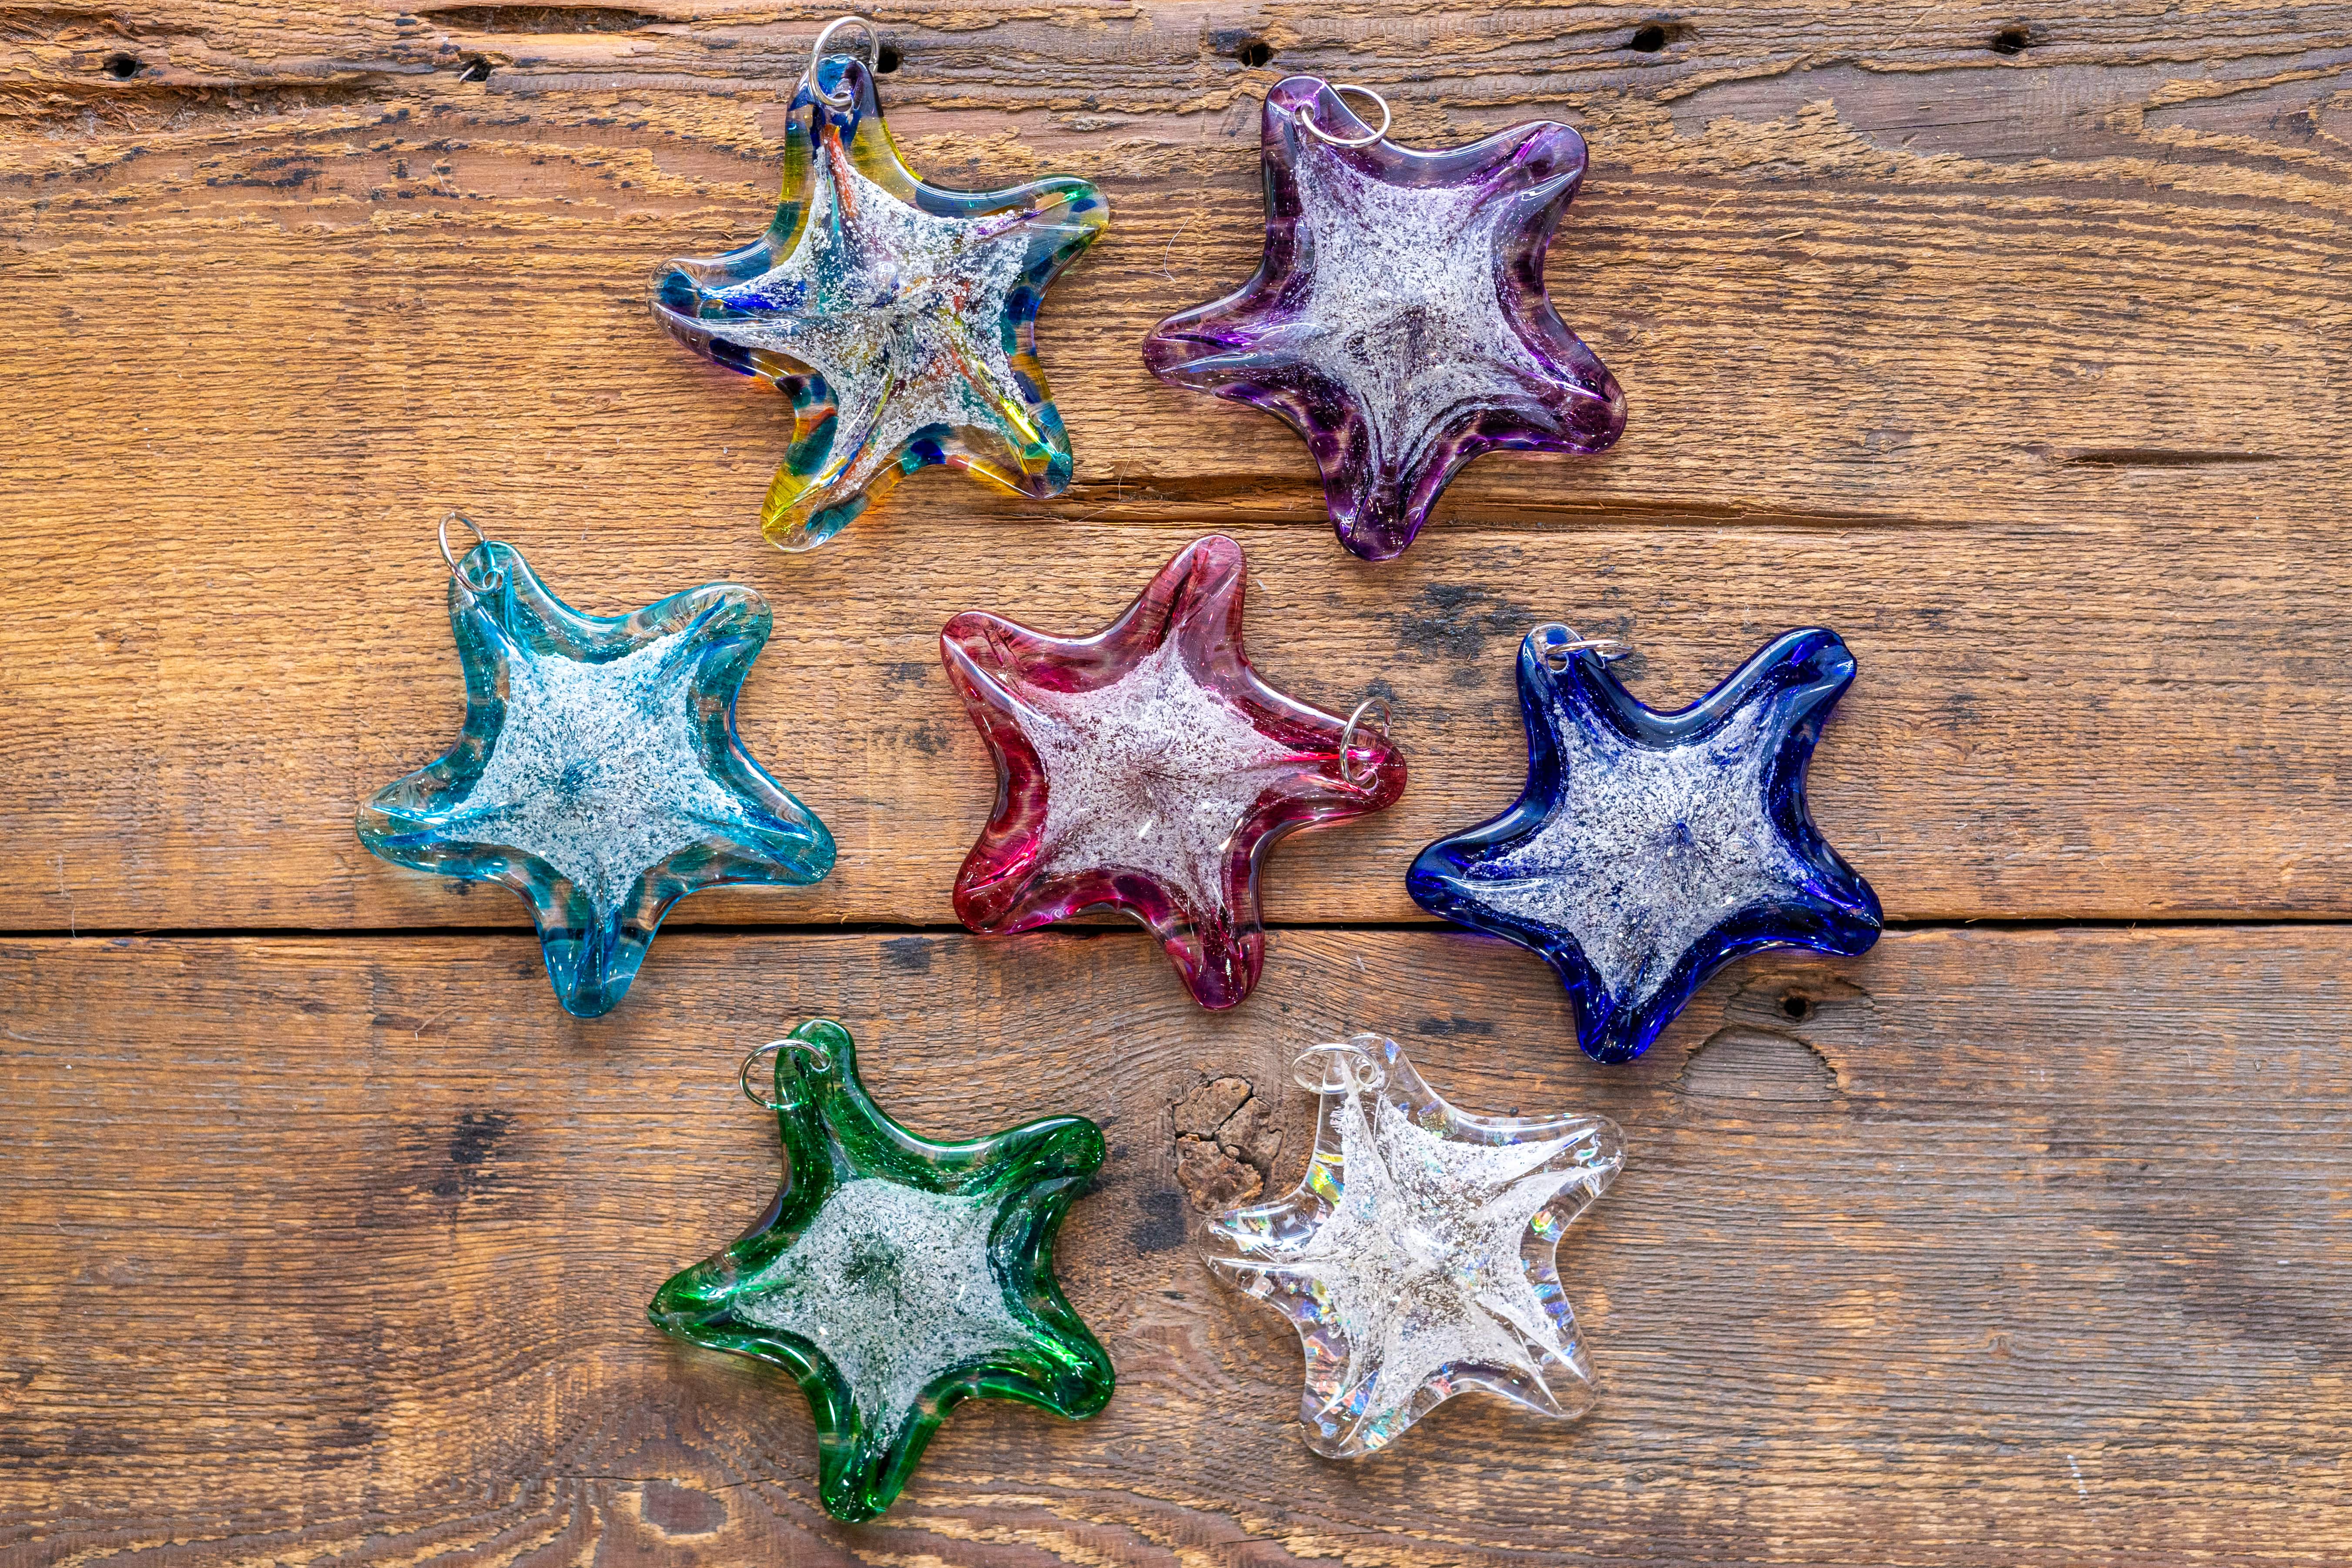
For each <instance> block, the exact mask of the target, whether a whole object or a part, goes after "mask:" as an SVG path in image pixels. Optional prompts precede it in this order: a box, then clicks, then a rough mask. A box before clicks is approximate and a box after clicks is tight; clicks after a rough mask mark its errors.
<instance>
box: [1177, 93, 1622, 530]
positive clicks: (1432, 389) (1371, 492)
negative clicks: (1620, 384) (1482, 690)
mask: <svg viewBox="0 0 2352 1568" xmlns="http://www.w3.org/2000/svg"><path fill="white" fill-rule="evenodd" d="M1310 115H1311V116H1312V117H1313V119H1314V121H1315V123H1317V124H1318V125H1320V126H1321V127H1322V128H1323V129H1324V130H1325V131H1327V132H1329V133H1330V134H1331V135H1333V136H1336V137H1339V138H1342V139H1349V138H1354V137H1359V136H1362V135H1364V134H1366V133H1367V132H1369V131H1370V127H1369V126H1367V125H1365V124H1364V123H1363V122H1362V121H1360V120H1358V119H1357V118H1356V116H1355V114H1354V113H1353V112H1352V111H1350V110H1349V108H1348V107H1347V105H1346V104H1344V103H1342V102H1341V101H1340V100H1339V95H1338V94H1337V93H1336V92H1334V91H1333V90H1332V89H1330V88H1329V87H1328V86H1326V85H1325V84H1324V83H1322V82H1321V81H1318V80H1317V79H1315V78H1313V77H1310V76H1295V77H1292V78H1290V79H1288V80H1286V81H1281V82H1277V83H1276V84H1275V87H1274V89H1273V90H1272V91H1271V92H1269V93H1267V94H1266V95H1265V120H1264V133H1263V138H1262V140H1263V143H1264V162H1265V259H1264V260H1263V261H1261V262H1260V263H1259V264H1258V269H1257V276H1256V277H1255V278H1253V279H1250V280H1249V282H1248V283H1247V284H1246V285H1244V287H1243V288H1242V289H1240V290H1239V291H1238V292H1236V293H1234V294H1229V295H1227V296H1226V297H1225V298H1224V299H1222V300H1217V301H1216V302H1215V303H1213V304H1209V305H1202V306H1199V307H1196V308H1195V309H1193V310H1186V311H1183V312H1181V314H1178V315H1174V316H1171V317H1169V318H1168V320H1166V321H1162V322H1160V325H1159V326H1157V327H1155V328H1153V329H1152V331H1151V333H1150V336H1149V337H1147V338H1146V339H1145V340H1144V344H1143V357H1144V363H1147V364H1149V365H1150V367H1151V371H1152V374H1155V375H1157V376H1159V377H1160V379H1161V380H1162V381H1166V382H1171V383H1173V384H1176V385H1178V386H1188V387H1191V388H1192V389H1193V390H1194V391H1197V392H1206V393H1211V394H1213V395H1216V396H1218V397H1228V398H1232V399H1234V400H1235V401H1236V402H1241V403H1246V404H1249V405H1252V406H1253V407H1257V408H1263V409H1265V411H1266V412H1268V413H1270V414H1274V415H1276V416H1280V417H1281V418H1282V419H1283V420H1285V421H1286V422H1287V423H1288V424H1289V425H1290V426H1292V427H1293V428H1295V429H1296V430H1297V432H1298V433H1299V435H1300V436H1302V437H1305V438H1306V440H1307V447H1308V448H1309V449H1310V450H1312V451H1313V453H1314V454H1315V462H1316V466H1317V467H1318V468H1320V469H1321V470H1322V473H1323V493H1324V500H1325V501H1326V502H1327V504H1328V507H1329V509H1330V513H1331V525H1332V527H1333V528H1335V529H1336V530H1338V531H1339V541H1340V542H1341V543H1343V544H1345V545H1346V546H1347V547H1348V548H1349V549H1350V550H1352V551H1354V552H1356V553H1357V554H1359V555H1361V556H1363V557H1364V558H1365V559H1367V560H1370V561H1385V560H1388V559H1389V558H1390V557H1391V556H1394V555H1398V554H1401V553H1402V552H1403V550H1404V547H1405V546H1406V545H1408V544H1411V543H1412V537H1413V535H1414V534H1416V533H1418V532H1420V531H1421V525H1422V524H1423V523H1424V522H1426V521H1428V520H1429V513H1430V509H1431V508H1433V506H1435V505H1436V504H1437V498H1438V496H1439V494H1440V493H1441V492H1443V491H1444V489H1445V485H1446V481H1447V480H1449V479H1452V478H1453V477H1454V470H1455V469H1456V468H1460V467H1461V466H1462V465H1463V464H1465V463H1466V462H1468V461H1469V460H1470V459H1471V458H1475V457H1476V456H1477V455H1478V454H1479V453H1481V452H1484V451H1487V450H1489V449H1491V448H1493V447H1518V448H1523V449H1529V450H1539V451H1552V452H1598V451H1601V450H1602V449H1603V448H1605V447H1608V446H1610V445H1611V444H1612V443H1613V442H1614V441H1615V440H1616V439H1617V437H1618V436H1619V435H1620V434H1621V433H1622V431H1623V430H1624V428H1625V398H1624V395H1623V394H1622V393H1621V392H1620V391H1619V390H1618V388H1617V382H1616V378H1615V377H1613V376H1612V375H1611V374H1609V370H1608V367H1607V366H1605V365H1603V364H1602V363H1601V361H1600V360H1599V359H1598V358H1596V357H1594V355H1593V353H1592V351H1591V349H1588V348H1586V347H1585V346H1584V344H1583V343H1581V342H1579V341H1578V340H1577V336H1576V334H1575V333H1574V332H1571V331H1569V330H1568V328H1567V327H1566V326H1565V325H1564V324H1563V323H1562V322H1561V321H1560V319H1559V315H1558V314H1556V313H1555V312H1554V311H1553V310H1552V305H1551V300H1550V299H1549V297H1548V296H1547V295H1546V294H1545V292H1544V281H1543V273H1544V251H1545V249H1546V247H1549V245H1550V244H1551V237H1552V230H1553V229H1554V228H1555V227H1556V226H1558V225H1559V216H1560V213H1561V212H1562V211H1563V210H1564V209H1565V208H1566V207H1567V205H1568V204H1569V200H1570V197H1572V196H1573V195H1575V194H1576V188H1577V186H1578V185H1579V184H1581V183H1582V181H1583V179H1584V168H1585V153H1584V139H1583V138H1582V137H1581V136H1579V135H1578V134H1577V133H1576V132H1574V131H1572V130H1570V128H1569V127H1567V126H1565V125H1559V124H1555V123H1553V122H1552V121H1531V122H1529V123H1528V124H1526V125H1515V126H1513V127H1512V128H1511V129H1509V130H1507V131H1499V132H1496V133H1495V134H1494V135H1492V136H1489V137H1487V138H1486V140H1485V141H1483V142H1473V143H1472V144H1471V145H1469V146H1467V147H1456V148H1454V149H1452V150H1450V151H1447V152H1442V153H1416V152H1414V151H1412V149H1411V148H1408V147H1400V146H1398V145H1397V144H1396V143H1394V142H1390V141H1387V140H1381V141H1378V142H1372V143H1371V144H1370V145H1369V146H1363V147H1337V146H1333V145H1332V144H1331V143H1330V142H1326V141H1324V140H1322V139H1321V138H1320V137H1318V136H1317V135H1316V134H1315V133H1314V132H1311V131H1309V130H1307V128H1306V126H1305V125H1304V124H1302V123H1301V121H1302V120H1304V119H1305V118H1307V116H1310Z"/></svg>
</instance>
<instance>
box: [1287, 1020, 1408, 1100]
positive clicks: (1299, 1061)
mask: <svg viewBox="0 0 2352 1568" xmlns="http://www.w3.org/2000/svg"><path fill="white" fill-rule="evenodd" d="M1379 1038H1380V1037H1379V1036H1377V1035H1358V1036H1356V1037H1354V1038H1352V1039H1347V1040H1330V1041H1327V1042H1326V1043H1324V1044H1322V1045H1319V1046H1309V1047H1307V1048H1306V1049H1305V1050H1303V1051H1301V1052H1299V1053H1298V1055H1297V1056H1296V1057H1294V1058H1291V1062H1290V1077H1291V1080H1292V1081H1293V1082H1295V1083H1297V1085H1298V1087H1299V1088H1301V1089H1306V1090H1307V1092H1309V1093H1310V1094H1347V1093H1356V1094H1369V1093H1370V1092H1371V1091H1372V1090H1374V1089H1380V1088H1381V1087H1382V1086H1384V1085H1385V1084H1386V1083H1387V1082H1388V1081H1389V1075H1388V1069H1387V1068H1383V1067H1381V1064H1380V1063H1378V1062H1376V1061H1374V1060H1373V1059H1372V1053H1371V1046H1372V1045H1373V1044H1374V1043H1375V1042H1377V1041H1378V1040H1379ZM1310 1065H1311V1066H1312V1068H1313V1069H1314V1070H1313V1071H1312V1072H1311V1073H1310V1072H1309V1071H1308V1070H1307V1069H1308V1068H1309V1066H1310Z"/></svg>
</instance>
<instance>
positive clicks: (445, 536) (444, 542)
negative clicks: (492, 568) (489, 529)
mask: <svg viewBox="0 0 2352 1568" xmlns="http://www.w3.org/2000/svg"><path fill="white" fill-rule="evenodd" d="M453 522H462V523H464V524H465V525H466V526H467V528H468V529H470V530H471V531H473V535H474V537H475V539H476V540H478V541H479V542H481V543H483V544H488V543H491V542H493V541H492V540H491V538H490V536H489V535H488V534H487V533H484V532H483V531H482V530H481V527H480V525H479V524H478V523H476V522H475V521H474V520H473V519H472V518H470V517H467V515H466V514H465V513H464V512H462V511H455V510H452V511H447V512H444V513H443V514H442V516H441V526H440V528H438V529H437V530H436V536H437V537H438V538H439V539H440V541H441V559H442V560H444V561H446V562H447V563H449V575H450V576H452V577H455V578H456V579H457V581H458V582H460V583H463V584H465V585H466V591H467V593H469V594H487V593H488V592H490V591H491V590H492V589H494V588H496V587H497V586H498V585H499V584H501V583H503V582H505V581H506V580H507V569H506V568H505V567H503V566H501V567H499V570H498V575H497V576H495V577H492V578H491V579H490V580H489V581H488V582H487V583H477V582H475V581H474V580H473V579H472V578H471V577H468V576H467V575H466V574H465V571H464V569H463V568H461V567H460V566H459V565H458V564H457V556H456V555H455V554H453V553H451V552H450V549H449V525H450V524H451V523H453ZM466 553H467V554H468V555H471V554H472V553H473V552H472V551H470V550H468V551H467V552H466Z"/></svg>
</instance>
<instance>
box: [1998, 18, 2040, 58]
mask: <svg viewBox="0 0 2352 1568" xmlns="http://www.w3.org/2000/svg"><path fill="white" fill-rule="evenodd" d="M1988 47H1990V49H1991V50H1992V52H1993V53H1994V54H1997V55H2021V54H2023V53H2024V52H2025V51H2026V50H2027V49H2029V48H2031V47H2033V29H2032V28H2031V27H2029V26H2026V25H2025V24H2024V23H2022V22H2011V24H2010V25H2009V26H2006V27H2003V28H2002V29H2001V30H2000V32H1998V33H1995V34H1994V35H1993V36H1992V42H1991V44H1990V45H1989V46H1988Z"/></svg>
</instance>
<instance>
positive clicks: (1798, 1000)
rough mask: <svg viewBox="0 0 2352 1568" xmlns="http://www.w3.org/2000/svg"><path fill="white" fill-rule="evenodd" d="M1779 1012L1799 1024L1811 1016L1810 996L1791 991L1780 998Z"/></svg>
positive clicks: (1811, 1004)
mask: <svg viewBox="0 0 2352 1568" xmlns="http://www.w3.org/2000/svg"><path fill="white" fill-rule="evenodd" d="M1780 1012H1781V1015H1782V1016H1785V1017H1788V1018H1790V1019H1792V1020H1794V1021H1795V1022H1797V1023H1800V1024H1801V1023H1803V1022H1804V1021H1805V1020H1806V1019H1808V1018H1810V1017H1811V1016H1813V1003H1812V998H1811V997H1809V996H1801V995H1799V994H1797V993H1795V992H1794V991H1791V992H1790V993H1789V994H1787V995H1786V996H1783V997H1781V998H1780Z"/></svg>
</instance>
